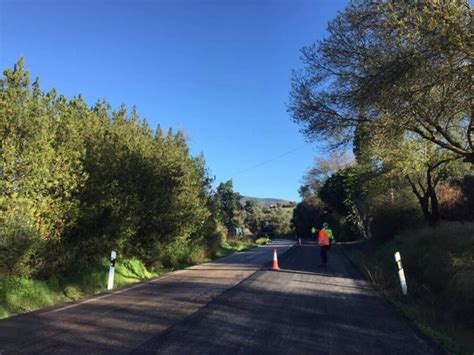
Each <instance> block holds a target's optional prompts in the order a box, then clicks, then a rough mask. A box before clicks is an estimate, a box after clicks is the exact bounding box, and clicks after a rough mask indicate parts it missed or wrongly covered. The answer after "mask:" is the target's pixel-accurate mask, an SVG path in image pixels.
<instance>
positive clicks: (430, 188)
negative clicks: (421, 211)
mask: <svg viewBox="0 0 474 355" xmlns="http://www.w3.org/2000/svg"><path fill="white" fill-rule="evenodd" d="M426 184H427V189H426V195H427V197H428V200H429V201H430V205H431V213H430V219H429V224H430V225H431V226H436V225H438V224H439V219H440V216H439V204H438V196H436V190H435V186H434V184H433V176H432V175H431V168H428V170H427V171H426Z"/></svg>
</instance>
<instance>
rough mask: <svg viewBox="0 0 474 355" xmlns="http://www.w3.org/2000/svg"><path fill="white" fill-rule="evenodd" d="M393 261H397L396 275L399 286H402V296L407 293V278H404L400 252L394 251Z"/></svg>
mask: <svg viewBox="0 0 474 355" xmlns="http://www.w3.org/2000/svg"><path fill="white" fill-rule="evenodd" d="M395 262H396V263H397V267H398V277H399V278H400V286H401V287H402V293H403V295H404V296H406V295H407V293H408V289H407V280H406V279H405V272H404V271H403V265H402V257H401V256H400V253H399V252H398V251H397V252H396V253H395Z"/></svg>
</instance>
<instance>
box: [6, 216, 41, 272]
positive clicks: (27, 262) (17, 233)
mask: <svg viewBox="0 0 474 355" xmlns="http://www.w3.org/2000/svg"><path fill="white" fill-rule="evenodd" d="M38 250H39V236H38V234H37V232H36V231H35V229H34V228H33V227H32V226H30V225H29V224H28V223H27V221H26V220H25V219H23V218H21V217H19V216H13V217H7V218H6V219H5V220H4V223H2V224H1V225H0V272H1V273H5V274H8V275H10V276H16V275H18V276H27V275H29V274H30V273H31V272H32V271H33V267H34V263H35V261H36V258H37V256H38V255H37V253H38Z"/></svg>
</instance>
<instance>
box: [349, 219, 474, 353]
mask: <svg viewBox="0 0 474 355" xmlns="http://www.w3.org/2000/svg"><path fill="white" fill-rule="evenodd" d="M342 248H343V251H344V253H345V254H346V255H347V256H348V257H349V258H350V259H351V260H352V261H353V262H354V263H355V264H357V265H358V266H359V268H360V269H361V270H362V271H363V272H364V273H365V274H366V275H367V276H368V277H369V278H370V279H371V280H372V281H373V282H374V284H375V286H376V287H377V288H378V289H379V290H380V291H381V292H382V293H383V294H384V295H385V296H386V297H387V298H388V299H389V300H390V301H392V303H393V304H394V305H395V306H396V307H397V308H398V309H399V310H400V311H401V312H402V313H404V314H405V315H406V316H407V317H408V318H410V319H411V320H412V321H413V323H414V324H415V325H417V327H418V328H419V329H420V330H421V331H422V332H423V333H424V334H425V335H427V336H429V337H430V338H431V339H433V340H435V341H436V342H438V343H439V344H441V345H442V346H443V347H444V348H445V349H446V350H447V351H448V352H450V353H456V354H463V353H472V352H473V351H474V341H473V339H474V337H473V334H474V323H473V314H474V308H473V307H474V224H472V223H466V224H461V223H445V224H442V225H441V226H439V227H437V228H428V227H426V228H419V229H410V230H406V231H404V232H402V233H400V234H399V235H397V236H396V237H395V238H394V239H393V240H391V241H388V242H383V243H382V242H377V241H370V242H364V243H358V244H352V245H344V246H342ZM395 251H400V254H401V256H402V261H403V267H404V270H405V274H406V277H407V284H408V293H409V295H408V297H403V296H402V295H401V294H400V286H399V281H398V276H397V269H396V266H395V262H394V258H393V254H394V253H395Z"/></svg>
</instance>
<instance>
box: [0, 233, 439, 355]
mask: <svg viewBox="0 0 474 355" xmlns="http://www.w3.org/2000/svg"><path fill="white" fill-rule="evenodd" d="M291 244H292V243H289V242H285V241H278V242H277V243H275V247H276V248H277V249H278V252H279V254H280V258H279V262H280V268H281V270H280V271H272V270H270V269H269V268H268V265H269V263H270V262H271V259H272V248H273V246H266V247H260V248H255V249H252V250H249V251H247V252H244V253H239V254H236V255H233V256H231V257H227V258H224V259H221V260H218V261H216V262H213V263H208V264H203V265H199V266H195V267H192V268H189V269H186V270H182V271H179V272H176V273H174V274H172V275H170V276H168V277H165V278H160V279H155V280H152V281H149V282H146V283H142V284H139V285H136V286H133V287H131V288H127V289H121V290H118V291H116V292H115V293H108V294H105V295H102V296H99V297H95V298H90V299H87V300H85V301H81V302H76V303H72V304H68V305H63V306H62V307H58V308H50V309H46V310H42V311H38V312H33V313H29V314H25V315H21V316H18V317H13V318H10V319H7V320H4V321H1V322H0V353H2V354H8V353H15V352H26V353H53V352H54V353H58V352H63V353H65V352H67V353H91V352H94V353H137V354H139V353H161V354H209V353H213V354H214V353H215V354H218V353H230V354H237V353H239V354H251V353H255V354H256V353H291V354H308V353H311V354H341V353H347V354H349V353H364V354H407V353H410V354H439V353H441V352H440V350H438V349H437V348H436V347H435V346H434V345H432V344H431V343H430V342H429V341H427V340H426V339H424V338H423V337H422V336H421V335H420V334H419V333H418V332H417V331H416V330H415V329H414V328H413V327H412V326H411V325H410V324H409V323H408V322H407V320H406V319H405V318H403V317H402V316H400V315H399V314H398V313H397V312H396V311H395V310H394V309H393V307H392V306H391V305H390V304H389V303H388V302H387V301H386V300H385V299H384V298H383V297H381V296H380V295H379V294H378V293H377V292H376V291H375V290H374V289H373V288H372V286H371V285H370V284H369V283H368V282H367V281H366V280H364V279H363V278H362V277H361V275H360V274H358V272H357V271H356V270H355V269H354V268H353V267H352V265H351V264H350V263H349V262H348V261H347V259H345V257H344V256H343V255H342V254H341V253H340V251H339V250H337V249H336V248H333V250H331V253H330V255H329V265H328V267H327V268H319V267H318V266H317V265H318V263H319V249H318V248H317V247H316V246H315V245H314V244H310V243H308V244H305V245H303V246H301V247H291Z"/></svg>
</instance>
